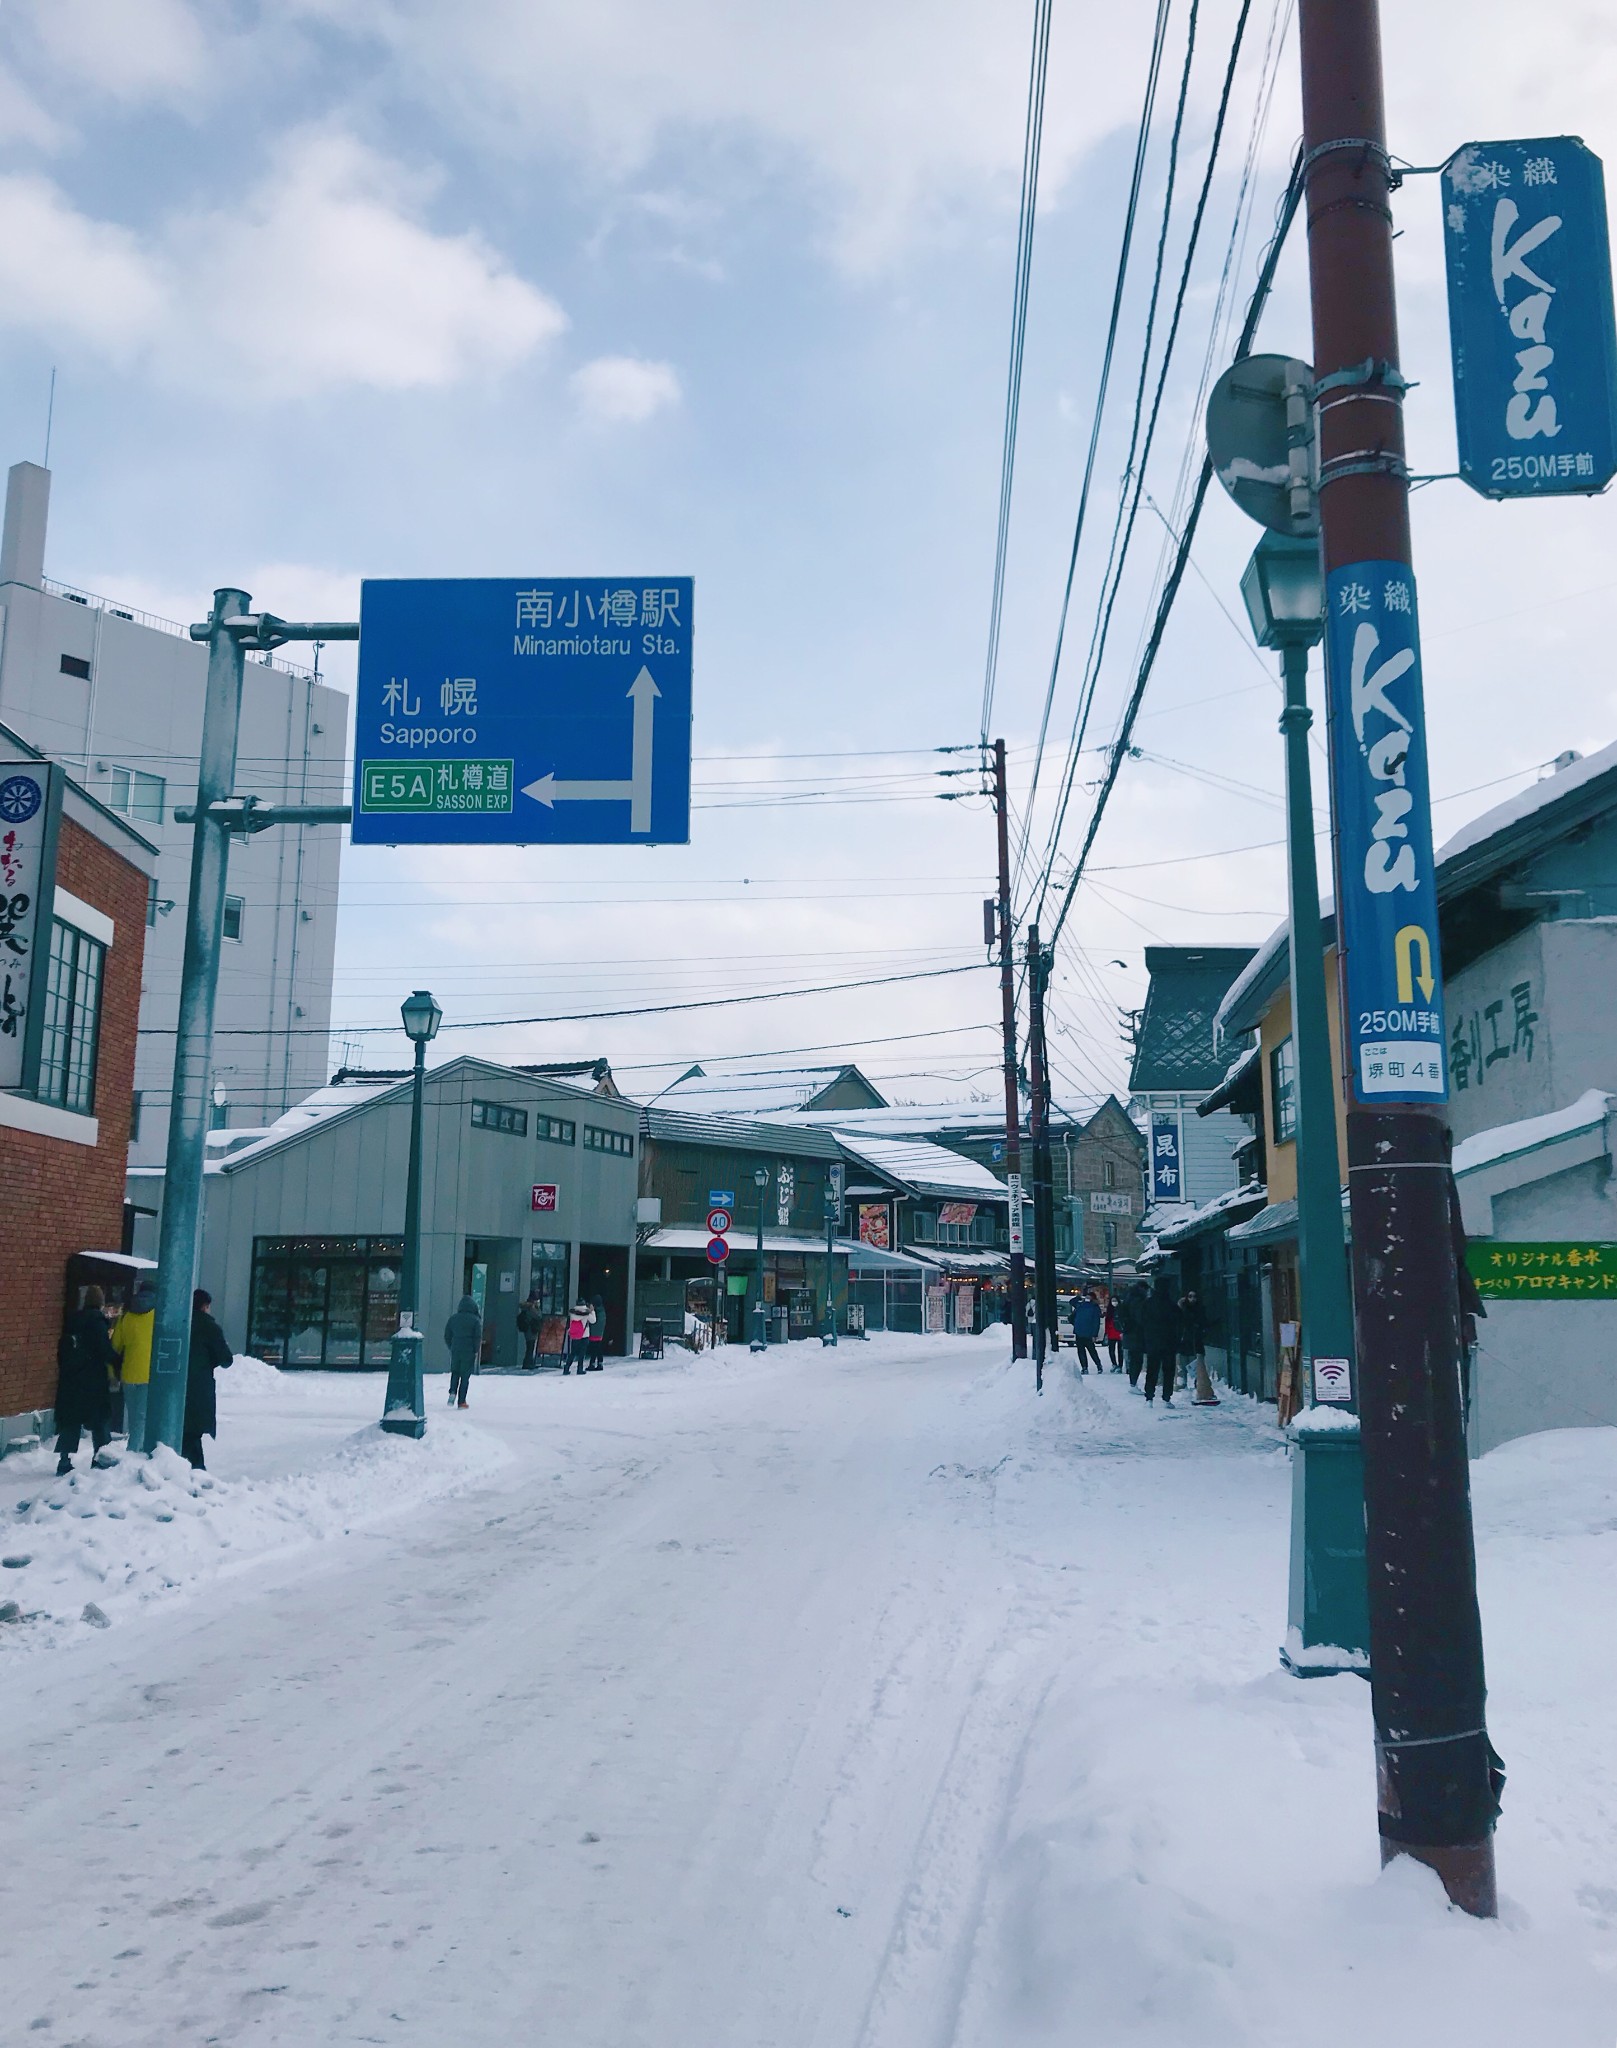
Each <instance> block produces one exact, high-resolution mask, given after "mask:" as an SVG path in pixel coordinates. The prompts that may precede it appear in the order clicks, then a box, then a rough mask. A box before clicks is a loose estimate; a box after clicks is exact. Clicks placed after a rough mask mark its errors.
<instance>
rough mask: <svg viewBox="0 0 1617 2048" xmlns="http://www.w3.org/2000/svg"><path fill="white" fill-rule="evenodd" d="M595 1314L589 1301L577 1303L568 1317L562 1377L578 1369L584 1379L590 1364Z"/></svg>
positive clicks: (579, 1374)
mask: <svg viewBox="0 0 1617 2048" xmlns="http://www.w3.org/2000/svg"><path fill="white" fill-rule="evenodd" d="M594 1314H595V1311H594V1309H592V1308H591V1307H590V1305H589V1303H588V1302H587V1301H575V1302H574V1303H573V1306H572V1309H571V1310H570V1312H569V1314H568V1317H567V1350H566V1352H565V1354H564V1355H563V1358H562V1364H561V1369H562V1375H563V1377H564V1378H565V1376H566V1375H567V1374H568V1373H570V1372H571V1371H573V1369H574V1368H575V1366H576V1368H577V1370H578V1376H579V1378H580V1379H582V1378H583V1376H584V1374H585V1373H586V1372H588V1371H589V1363H590V1322H591V1319H592V1318H593V1316H594Z"/></svg>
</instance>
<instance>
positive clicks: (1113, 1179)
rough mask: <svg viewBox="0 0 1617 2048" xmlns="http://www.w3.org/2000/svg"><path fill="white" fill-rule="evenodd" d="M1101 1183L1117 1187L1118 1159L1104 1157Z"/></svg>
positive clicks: (1103, 1185)
mask: <svg viewBox="0 0 1617 2048" xmlns="http://www.w3.org/2000/svg"><path fill="white" fill-rule="evenodd" d="M1100 1184H1101V1186H1102V1187H1103V1188H1115V1187H1116V1186H1117V1161H1116V1160H1115V1159H1103V1160H1102V1161H1101V1163H1100Z"/></svg>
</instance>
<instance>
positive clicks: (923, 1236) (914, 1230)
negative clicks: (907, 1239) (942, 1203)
mask: <svg viewBox="0 0 1617 2048" xmlns="http://www.w3.org/2000/svg"><path fill="white" fill-rule="evenodd" d="M910 1228H911V1234H912V1236H913V1237H914V1239H915V1242H916V1243H917V1244H935V1243H936V1242H937V1237H938V1219H937V1214H936V1212H935V1211H934V1210H931V1209H917V1210H916V1212H915V1218H914V1221H913V1223H912V1224H911V1226H910Z"/></svg>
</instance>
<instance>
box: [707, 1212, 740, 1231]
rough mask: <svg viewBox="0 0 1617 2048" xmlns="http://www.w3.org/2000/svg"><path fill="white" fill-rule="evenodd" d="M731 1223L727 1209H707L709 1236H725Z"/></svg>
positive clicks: (731, 1219)
mask: <svg viewBox="0 0 1617 2048" xmlns="http://www.w3.org/2000/svg"><path fill="white" fill-rule="evenodd" d="M733 1221H734V1219H733V1218H732V1216H731V1214H730V1212H729V1210H728V1209H709V1211H708V1212H707V1227H708V1232H709V1235H710V1236H713V1237H724V1236H727V1235H728V1233H729V1230H730V1226H731V1224H732V1222H733Z"/></svg>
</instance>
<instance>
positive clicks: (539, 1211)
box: [531, 1181, 556, 1216]
mask: <svg viewBox="0 0 1617 2048" xmlns="http://www.w3.org/2000/svg"><path fill="white" fill-rule="evenodd" d="M532 1187H533V1194H532V1197H531V1201H532V1204H533V1212H534V1214H535V1215H536V1216H538V1215H545V1216H554V1215H555V1213H556V1189H555V1186H554V1184H553V1183H552V1182H550V1181H534V1182H533V1183H532Z"/></svg>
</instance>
